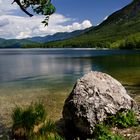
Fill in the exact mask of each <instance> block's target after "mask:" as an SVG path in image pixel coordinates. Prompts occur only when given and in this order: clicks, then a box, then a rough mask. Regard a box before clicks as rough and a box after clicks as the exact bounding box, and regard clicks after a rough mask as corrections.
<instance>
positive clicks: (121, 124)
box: [105, 110, 138, 128]
mask: <svg viewBox="0 0 140 140" xmlns="http://www.w3.org/2000/svg"><path fill="white" fill-rule="evenodd" d="M105 124H106V125H109V126H116V127H118V128H128V127H132V126H137V125H138V120H137V118H136V114H135V112H134V111H133V110H128V111H127V112H117V113H116V114H115V115H112V116H108V118H107V119H106V121H105Z"/></svg>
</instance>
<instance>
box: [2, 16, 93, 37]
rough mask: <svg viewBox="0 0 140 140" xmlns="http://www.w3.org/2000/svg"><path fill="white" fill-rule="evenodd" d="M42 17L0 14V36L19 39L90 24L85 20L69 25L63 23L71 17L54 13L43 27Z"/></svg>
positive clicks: (78, 28)
mask: <svg viewBox="0 0 140 140" xmlns="http://www.w3.org/2000/svg"><path fill="white" fill-rule="evenodd" d="M43 19H44V17H43V16H34V17H32V18H30V17H20V16H14V15H3V16H0V21H3V23H1V24H2V26H0V38H8V39H9V38H18V39H20V38H26V37H33V36H45V35H51V34H54V33H57V32H71V31H74V30H82V29H85V28H88V27H90V26H92V24H91V22H90V21H89V20H85V21H83V22H82V23H78V22H74V23H72V24H71V25H64V24H67V23H68V22H70V21H73V19H70V18H67V17H65V16H63V15H61V14H54V15H52V16H51V17H50V20H49V26H48V27H44V25H43V24H42V23H41V21H42V20H43ZM1 24H0V25H1Z"/></svg>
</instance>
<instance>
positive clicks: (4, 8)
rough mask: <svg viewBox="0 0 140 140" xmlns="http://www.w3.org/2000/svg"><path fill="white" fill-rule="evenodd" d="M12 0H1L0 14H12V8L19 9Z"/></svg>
mask: <svg viewBox="0 0 140 140" xmlns="http://www.w3.org/2000/svg"><path fill="white" fill-rule="evenodd" d="M12 2H13V1H12V0H0V15H3V14H10V13H11V12H12V10H16V9H18V8H19V7H18V5H16V4H15V3H14V4H12Z"/></svg>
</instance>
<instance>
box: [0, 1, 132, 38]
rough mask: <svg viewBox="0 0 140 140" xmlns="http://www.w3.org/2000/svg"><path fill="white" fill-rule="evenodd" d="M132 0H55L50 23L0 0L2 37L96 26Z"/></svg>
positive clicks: (42, 33) (0, 31)
mask: <svg viewBox="0 0 140 140" xmlns="http://www.w3.org/2000/svg"><path fill="white" fill-rule="evenodd" d="M131 1H132V0H86V1H85V0H52V3H53V4H54V5H55V7H56V13H55V14H53V15H52V16H51V17H50V20H49V26H47V27H44V25H43V24H42V23H41V21H42V20H43V19H44V16H37V15H35V16H33V17H32V18H30V17H28V16H27V15H26V14H25V13H23V12H22V11H21V10H20V9H19V7H18V6H17V5H16V4H13V5H11V3H12V0H0V38H5V39H13V38H16V39H21V38H27V37H34V36H46V35H52V34H54V33H57V32H72V31H75V30H82V29H85V28H89V27H91V26H97V25H98V24H100V23H101V22H102V21H103V20H105V19H106V18H107V17H108V16H109V15H110V14H111V13H113V12H115V11H117V10H119V9H121V8H122V7H124V6H126V5H127V4H129V3H130V2H131Z"/></svg>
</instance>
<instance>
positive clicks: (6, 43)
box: [0, 28, 90, 48]
mask: <svg viewBox="0 0 140 140" xmlns="http://www.w3.org/2000/svg"><path fill="white" fill-rule="evenodd" d="M89 29H90V28H89ZM89 29H85V30H77V31H73V32H70V33H69V32H64V33H56V34H54V35H48V36H44V37H33V38H25V39H9V40H6V39H2V38H0V48H20V47H25V46H30V47H32V46H33V47H34V46H35V45H37V47H40V46H42V45H43V44H42V43H47V42H51V41H60V40H65V39H69V38H73V37H76V36H78V35H80V34H82V33H84V32H85V31H88V30H89Z"/></svg>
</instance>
